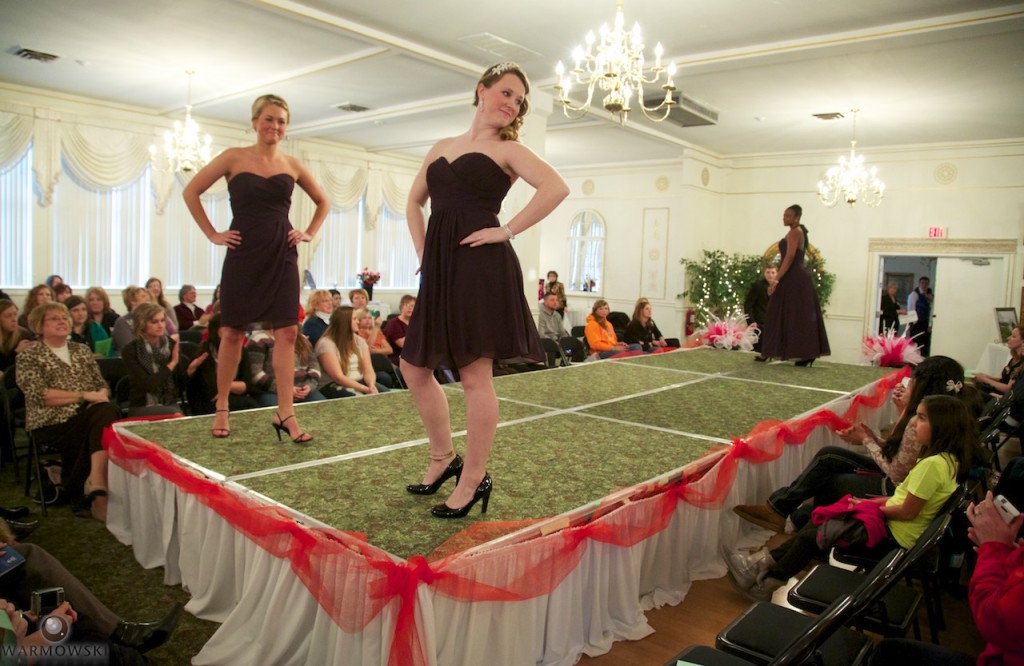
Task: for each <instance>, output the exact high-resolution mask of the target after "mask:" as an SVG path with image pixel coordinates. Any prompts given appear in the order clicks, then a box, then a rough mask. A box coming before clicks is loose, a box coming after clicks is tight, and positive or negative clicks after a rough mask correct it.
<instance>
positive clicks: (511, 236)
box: [502, 224, 516, 240]
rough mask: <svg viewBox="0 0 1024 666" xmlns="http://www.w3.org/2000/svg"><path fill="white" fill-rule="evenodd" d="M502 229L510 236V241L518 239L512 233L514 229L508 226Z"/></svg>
mask: <svg viewBox="0 0 1024 666" xmlns="http://www.w3.org/2000/svg"><path fill="white" fill-rule="evenodd" d="M502 229H504V230H505V235H506V236H508V239H509V240H515V239H516V235H515V234H514V233H512V228H511V227H509V226H508V225H507V224H506V225H505V226H503V227H502Z"/></svg>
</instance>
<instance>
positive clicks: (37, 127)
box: [32, 109, 61, 206]
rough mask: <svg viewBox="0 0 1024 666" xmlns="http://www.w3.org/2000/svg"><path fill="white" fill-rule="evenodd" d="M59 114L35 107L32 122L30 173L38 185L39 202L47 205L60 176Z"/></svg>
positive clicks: (51, 199) (51, 198)
mask: <svg viewBox="0 0 1024 666" xmlns="http://www.w3.org/2000/svg"><path fill="white" fill-rule="evenodd" d="M60 135H61V123H60V116H58V115H57V113H56V112H54V111H51V110H49V109H36V110H35V119H34V121H33V123H32V140H33V141H34V142H35V143H34V144H33V147H32V173H33V174H34V175H35V177H36V185H37V186H38V187H39V204H40V205H41V206H49V205H50V202H51V201H53V188H54V187H56V186H57V179H58V178H60V173H61V165H60Z"/></svg>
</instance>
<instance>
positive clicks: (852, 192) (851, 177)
mask: <svg viewBox="0 0 1024 666" xmlns="http://www.w3.org/2000/svg"><path fill="white" fill-rule="evenodd" d="M851 111H852V112H853V138H852V139H851V140H850V156H849V157H847V156H846V155H841V156H840V157H839V164H838V165H837V166H834V167H832V168H831V169H829V170H828V172H826V174H825V178H824V180H819V181H818V197H819V198H820V199H821V203H823V204H825V205H826V206H828V207H829V208H831V207H832V206H835V205H836V204H837V203H839V201H845V202H846V203H848V204H850V206H853V205H854V204H855V203H857V202H858V201H860V202H862V203H865V204H867V205H868V206H872V207H873V206H877V205H878V204H880V203H881V202H882V197H884V196H885V183H883V182H882V181H881V179H879V177H878V167H871V168H870V169H868V168H866V167H865V166H864V156H863V155H858V154H857V152H856V149H857V112H858V111H860V109H851Z"/></svg>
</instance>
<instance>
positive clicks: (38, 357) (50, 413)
mask: <svg viewBox="0 0 1024 666" xmlns="http://www.w3.org/2000/svg"><path fill="white" fill-rule="evenodd" d="M29 322H30V324H31V325H32V330H33V331H35V333H36V335H38V336H39V338H40V344H36V345H33V346H32V347H30V348H28V349H26V350H25V351H23V352H22V353H20V354H18V359H17V365H16V367H17V373H18V374H17V379H18V387H19V388H21V390H22V392H23V393H24V394H25V429H26V430H28V431H29V432H31V433H32V436H33V437H34V438H35V442H36V444H37V445H39V446H40V447H47V446H49V447H53V448H55V449H57V450H58V451H60V454H61V470H62V485H63V488H64V492H66V493H67V495H68V497H69V498H70V499H71V500H72V501H73V502H75V503H77V504H78V505H79V507H80V508H82V509H85V508H87V507H88V508H91V511H92V515H93V516H94V517H95V518H97V519H99V520H106V514H107V501H106V500H107V454H106V451H104V450H103V445H102V443H101V440H102V436H103V429H104V428H106V427H108V426H110V425H111V424H112V423H113V422H114V421H116V420H117V419H118V418H119V417H120V414H119V413H118V410H117V408H116V407H114V406H113V405H112V404H110V402H109V391H108V389H107V385H106V383H105V382H104V381H103V377H102V375H100V369H99V366H97V365H96V360H95V359H94V358H93V356H92V352H91V351H89V348H88V347H85V346H84V345H80V344H78V343H76V342H68V336H69V335H70V334H71V317H70V316H69V315H68V309H67V308H66V307H64V305H63V304H61V303H44V304H43V305H40V306H39V307H37V308H36V309H35V310H33V311H32V315H31V316H30V317H29Z"/></svg>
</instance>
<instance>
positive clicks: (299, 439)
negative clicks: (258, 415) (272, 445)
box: [270, 414, 313, 444]
mask: <svg viewBox="0 0 1024 666" xmlns="http://www.w3.org/2000/svg"><path fill="white" fill-rule="evenodd" d="M294 418H295V414H291V415H290V416H286V417H285V418H283V419H282V418H281V415H280V414H278V415H277V420H276V421H271V422H270V425H272V426H274V430H275V431H276V432H277V441H279V442H280V441H281V433H282V432H284V434H286V435H288V439H290V440H292V442H294V443H295V444H308V443H309V442H312V441H313V435H310V434H309V433H308V432H302V431H301V430H300V431H299V434H298V435H295V436H294V437H292V434H291V433H290V432H288V426H286V425H285V423H288V420H289V419H294Z"/></svg>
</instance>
